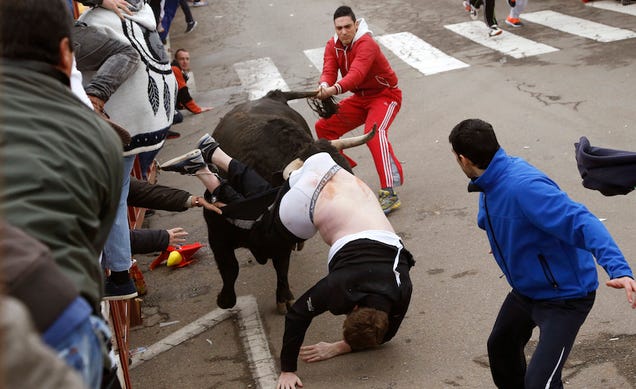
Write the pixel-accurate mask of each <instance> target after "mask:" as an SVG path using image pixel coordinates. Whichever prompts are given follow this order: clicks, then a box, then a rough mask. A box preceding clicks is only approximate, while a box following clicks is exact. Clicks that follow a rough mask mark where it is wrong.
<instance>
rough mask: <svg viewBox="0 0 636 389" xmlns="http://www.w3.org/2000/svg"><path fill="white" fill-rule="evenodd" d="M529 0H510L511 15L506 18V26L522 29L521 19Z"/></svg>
mask: <svg viewBox="0 0 636 389" xmlns="http://www.w3.org/2000/svg"><path fill="white" fill-rule="evenodd" d="M527 4H528V0H508V5H510V14H509V15H508V17H507V18H506V24H507V25H509V26H510V27H515V28H516V27H522V26H523V23H522V22H521V19H519V17H520V16H521V13H522V12H523V11H524V10H525V9H526V5H527Z"/></svg>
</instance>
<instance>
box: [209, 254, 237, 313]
mask: <svg viewBox="0 0 636 389" xmlns="http://www.w3.org/2000/svg"><path fill="white" fill-rule="evenodd" d="M212 251H213V253H214V261H215V262H216V267H217V268H218V269H219V273H221V278H222V279H223V288H222V289H221V292H219V294H218V296H217V297H216V305H218V306H219V307H220V308H223V309H228V308H232V307H233V306H234V305H236V292H235V291H234V283H235V282H236V279H237V278H238V274H239V264H238V260H237V259H236V255H234V250H233V249H232V248H229V249H220V248H214V249H213V250H212Z"/></svg>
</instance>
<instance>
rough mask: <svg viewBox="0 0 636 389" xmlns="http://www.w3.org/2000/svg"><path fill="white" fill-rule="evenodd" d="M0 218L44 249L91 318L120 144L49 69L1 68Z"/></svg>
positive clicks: (30, 65)
mask: <svg viewBox="0 0 636 389" xmlns="http://www.w3.org/2000/svg"><path fill="white" fill-rule="evenodd" d="M0 89H1V90H2V93H0V106H1V107H2V110H1V111H0V123H2V142H0V154H1V155H2V156H3V160H4V161H11V163H4V164H0V175H1V176H2V180H3V185H1V186H0V197H1V198H2V201H0V213H2V214H3V217H4V218H5V219H6V221H7V222H8V223H9V224H11V225H13V226H15V227H17V228H19V229H21V230H22V231H24V232H25V233H27V234H28V235H30V236H32V237H33V238H35V239H37V240H39V241H40V242H42V243H43V244H44V245H45V246H47V247H48V248H49V249H50V250H51V253H52V256H53V259H54V260H55V262H56V263H57V265H58V266H59V267H60V269H61V270H62V272H63V273H64V274H65V275H66V276H67V277H68V278H70V279H71V281H72V282H73V283H74V284H75V286H76V287H77V288H78V289H79V291H80V294H81V295H82V296H84V297H85V298H86V299H87V300H88V301H89V303H90V304H91V305H92V306H93V308H94V309H95V310H96V311H99V303H100V301H101V297H102V288H103V287H102V283H103V274H102V270H101V267H100V264H99V255H100V253H101V251H102V249H103V248H104V243H105V242H106V238H107V237H108V234H109V232H110V230H111V226H112V223H113V220H114V218H115V214H116V211H117V206H118V204H119V197H120V190H119V188H121V183H122V180H123V179H122V172H123V158H122V151H121V150H122V144H121V141H120V139H119V137H118V136H117V134H116V133H115V132H114V131H113V129H112V128H111V127H110V126H109V125H108V124H107V123H106V122H105V121H104V120H102V119H101V118H100V117H99V116H98V115H97V114H96V113H95V112H93V111H92V110H91V109H90V108H88V107H87V106H86V105H85V104H84V103H82V102H81V101H80V100H79V99H78V98H77V97H76V96H75V95H73V93H72V92H71V89H70V87H69V81H68V77H66V75H64V74H63V73H61V72H60V71H58V70H57V69H55V68H54V67H53V66H52V65H49V64H46V63H41V62H35V61H10V60H6V59H3V60H2V66H0Z"/></svg>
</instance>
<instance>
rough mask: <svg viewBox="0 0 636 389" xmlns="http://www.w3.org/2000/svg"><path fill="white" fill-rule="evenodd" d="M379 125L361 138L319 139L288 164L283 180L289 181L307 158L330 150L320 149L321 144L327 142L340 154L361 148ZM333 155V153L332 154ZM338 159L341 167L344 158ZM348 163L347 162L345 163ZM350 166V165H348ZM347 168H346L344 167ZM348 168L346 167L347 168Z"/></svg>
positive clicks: (373, 134) (374, 126) (375, 125)
mask: <svg viewBox="0 0 636 389" xmlns="http://www.w3.org/2000/svg"><path fill="white" fill-rule="evenodd" d="M377 127H378V126H377V124H374V125H373V128H372V129H371V131H369V132H368V133H366V134H364V135H360V136H352V137H350V138H345V139H334V140H331V141H325V140H324V139H319V140H318V141H316V142H314V144H312V145H311V147H309V148H308V149H306V150H304V151H303V152H302V153H301V155H300V157H299V158H296V159H294V160H293V161H291V162H290V163H289V164H287V166H285V169H283V179H285V180H286V179H288V178H289V175H290V174H291V172H293V171H294V170H298V169H300V168H301V167H302V166H303V161H304V160H305V159H307V158H309V157H310V156H312V155H314V154H317V153H319V152H324V151H327V152H328V151H329V150H324V149H323V148H324V147H320V143H321V142H323V141H324V142H326V143H327V144H328V145H329V146H331V147H333V148H334V149H335V150H336V151H337V152H340V151H342V150H344V149H348V148H351V147H356V146H360V145H363V144H365V143H367V142H368V141H370V140H371V139H372V138H373V137H374V136H375V133H376V129H377ZM330 154H331V153H330ZM338 157H340V158H337V159H336V158H334V160H335V161H336V162H338V164H339V165H342V163H340V162H339V161H338V160H339V159H342V160H344V157H342V156H341V155H338ZM344 163H346V162H344ZM347 165H348V164H347ZM343 167H345V166H343ZM345 168H346V167H345ZM347 170H349V171H350V167H349V169H347Z"/></svg>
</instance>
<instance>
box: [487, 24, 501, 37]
mask: <svg viewBox="0 0 636 389" xmlns="http://www.w3.org/2000/svg"><path fill="white" fill-rule="evenodd" d="M502 32H503V30H502V29H501V28H499V26H498V25H496V24H493V25H492V26H490V32H489V33H488V36H489V37H493V36H497V35H501V33H502Z"/></svg>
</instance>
